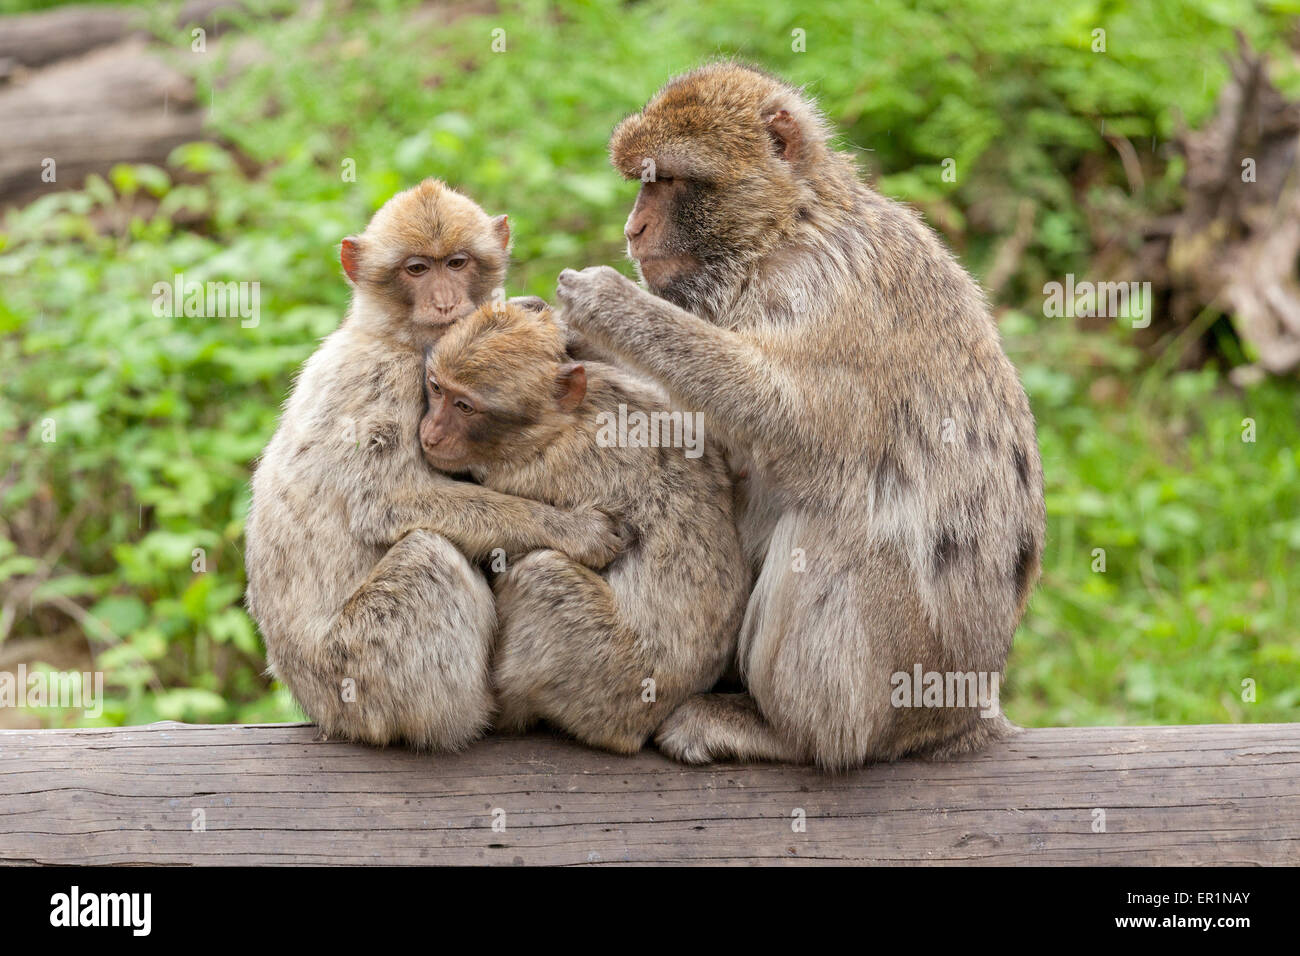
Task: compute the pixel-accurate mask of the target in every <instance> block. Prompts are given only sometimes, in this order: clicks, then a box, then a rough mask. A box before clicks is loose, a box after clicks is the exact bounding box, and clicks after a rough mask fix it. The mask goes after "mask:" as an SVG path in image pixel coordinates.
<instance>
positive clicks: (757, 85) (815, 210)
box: [557, 62, 1044, 768]
mask: <svg viewBox="0 0 1300 956" xmlns="http://www.w3.org/2000/svg"><path fill="white" fill-rule="evenodd" d="M610 154H611V157H612V160H613V163H614V165H615V166H616V167H617V168H618V169H619V171H620V172H622V173H623V175H625V176H626V177H628V178H633V179H644V180H645V181H644V182H643V185H642V186H641V192H640V194H639V195H638V196H637V200H636V205H635V207H634V208H633V210H632V214H631V215H630V216H629V218H628V221H627V229H626V232H627V240H628V251H629V254H630V255H631V257H632V258H633V259H635V260H636V261H637V266H638V269H639V271H640V274H641V276H642V278H643V279H644V281H645V283H646V285H647V286H648V287H649V289H650V292H647V291H645V290H643V289H640V288H639V287H637V286H636V285H635V284H633V283H632V282H630V281H628V280H627V279H626V278H624V277H623V276H621V275H619V274H618V273H617V272H615V271H614V270H613V269H610V268H607V267H597V268H592V269H586V270H584V271H582V272H573V271H570V270H566V271H565V272H564V273H562V274H561V275H560V280H559V286H558V290H557V294H558V296H559V299H560V301H561V303H562V304H563V305H564V313H563V315H564V318H565V320H566V321H567V322H568V323H570V324H571V325H572V326H573V327H574V328H575V330H576V331H577V332H578V333H581V334H582V335H584V336H586V337H588V338H589V339H591V340H592V341H593V342H594V344H595V345H597V346H598V347H603V348H607V349H609V350H611V351H612V352H613V353H615V354H616V355H618V356H620V357H621V358H623V359H625V360H626V361H628V362H630V363H631V364H632V365H633V366H634V367H636V368H639V369H640V370H642V371H644V372H645V373H647V374H649V375H650V376H652V377H654V378H655V379H657V380H658V381H660V382H662V383H663V384H664V385H665V386H666V387H667V388H668V390H669V392H670V393H671V395H672V397H673V399H674V403H675V404H678V405H681V406H683V407H688V408H697V409H700V410H702V411H703V412H704V413H705V415H706V423H707V426H708V428H709V429H710V430H711V434H712V435H714V436H718V437H720V438H722V440H724V441H725V442H726V444H727V446H728V452H729V456H730V458H731V460H732V461H733V463H735V464H736V467H737V470H738V473H739V475H740V476H741V480H740V482H739V485H738V488H737V496H738V499H739V501H740V502H741V514H740V519H739V520H740V530H741V537H742V540H743V542H744V544H745V547H746V552H747V555H748V557H749V559H750V560H751V561H752V562H753V565H754V569H755V571H756V572H757V575H758V576H757V581H756V583H755V586H754V590H753V593H752V595H751V596H750V599H749V605H748V608H747V609H746V613H745V620H744V624H743V626H742V629H741V635H740V641H739V646H738V655H739V661H740V668H741V673H742V676H743V677H744V679H745V682H746V684H747V686H748V689H749V692H750V695H752V697H751V696H749V695H734V696H733V695H700V696H696V697H693V698H691V699H690V700H688V701H687V702H686V703H685V704H684V705H683V706H682V707H681V708H679V709H678V710H677V711H676V712H675V713H674V714H673V715H672V716H671V717H670V718H669V719H668V720H667V721H666V722H665V723H664V725H663V726H662V727H660V729H659V731H658V733H657V735H656V740H657V742H658V744H659V746H660V748H661V749H663V750H664V751H666V752H667V753H669V754H671V755H673V756H675V757H677V758H679V759H682V760H686V761H691V762H703V761H708V760H710V759H718V758H726V757H739V758H758V759H777V760H796V761H804V762H815V763H817V764H820V765H822V766H824V767H827V768H842V767H851V766H856V765H859V764H861V763H863V762H865V761H869V760H889V759H893V758H896V757H899V756H901V755H903V754H906V753H909V752H927V753H932V754H944V753H953V752H958V751H962V750H969V749H972V748H975V747H978V746H980V745H982V744H984V743H985V742H987V741H989V740H991V739H993V738H996V737H997V736H999V735H1001V734H1004V733H1006V732H1008V731H1009V730H1010V729H1011V725H1010V724H1009V723H1008V722H1007V721H1006V720H1005V718H1004V717H1002V715H1001V713H1000V711H996V710H995V713H994V716H992V717H984V716H981V710H982V709H985V710H987V709H986V708H981V707H980V706H978V705H977V704H973V703H971V702H968V703H967V706H964V707H959V706H946V707H938V708H934V707H894V706H893V705H892V704H891V675H895V674H898V673H911V672H912V671H913V669H914V668H915V667H916V666H917V665H920V668H921V669H922V670H923V671H927V672H928V671H938V672H945V673H950V672H962V673H967V672H972V671H974V672H980V673H985V674H992V673H1000V672H1001V671H1002V669H1003V667H1004V664H1005V661H1006V655H1007V651H1008V649H1009V648H1010V645H1011V639H1012V635H1013V634H1014V632H1015V629H1016V627H1017V625H1018V623H1019V620H1020V617H1021V615H1022V614H1023V612H1024V608H1025V604H1026V602H1027V600H1028V598H1029V593H1030V590H1031V588H1032V586H1033V583H1034V580H1035V579H1036V577H1037V574H1038V570H1039V559H1040V555H1041V552H1042V546H1043V533H1044V509H1043V485H1042V472H1041V467H1040V464H1039V456H1038V447H1037V440H1036V437H1035V432H1034V421H1033V416H1032V415H1031V413H1030V410H1029V404H1028V401H1027V399H1026V397H1025V394H1024V390H1023V389H1022V388H1021V386H1020V383H1019V380H1018V378H1017V376H1016V373H1015V369H1014V368H1013V367H1012V365H1011V363H1010V362H1009V361H1008V359H1007V357H1006V355H1005V354H1004V353H1003V351H1002V348H1001V344H1000V342H999V340H998V335H997V329H996V326H995V325H994V322H993V320H992V317H991V316H990V314H989V311H988V307H987V305H986V303H985V301H984V297H983V295H982V293H981V291H980V289H979V287H978V286H977V285H976V283H975V282H974V280H972V279H971V277H970V276H969V275H968V274H967V273H966V272H965V271H964V270H963V269H962V268H961V266H960V265H958V264H957V262H956V261H955V260H954V259H953V257H952V256H951V255H950V254H949V252H948V251H947V250H946V249H945V248H944V246H943V245H942V243H941V242H940V241H939V239H938V238H937V237H936V236H935V234H934V233H933V232H932V231H931V230H930V229H928V228H927V227H926V226H925V225H924V224H923V223H922V222H921V220H920V219H919V217H917V216H916V215H915V214H914V213H912V212H911V211H909V210H908V209H906V208H904V207H903V206H901V205H899V204H897V203H894V202H892V201H890V200H888V199H885V198H884V197H882V196H880V195H879V194H878V193H876V192H875V191H874V190H872V189H870V188H869V187H867V186H866V185H864V184H863V183H862V182H861V181H860V180H859V178H858V175H857V172H856V170H855V168H854V165H853V163H852V161H851V160H850V158H849V157H848V156H847V155H845V154H844V153H842V152H839V151H837V150H835V149H834V148H832V146H831V145H830V142H829V130H828V127H827V124H826V123H825V121H824V120H823V118H822V116H821V115H820V114H819V112H818V110H817V108H816V106H815V104H814V103H813V102H812V101H811V100H810V99H808V98H807V97H805V96H803V95H802V94H801V93H800V92H799V91H798V90H796V89H794V88H793V87H791V86H789V85H788V84H786V83H784V82H782V81H781V80H779V79H776V78H774V77H772V76H769V75H766V74H763V73H760V72H758V71H755V70H752V69H749V68H746V67H744V66H740V65H737V64H734V63H730V62H722V63H715V64H711V65H708V66H705V67H702V68H700V69H698V70H696V71H694V72H692V73H689V74H687V75H685V76H682V77H680V78H677V79H674V80H672V81H670V82H669V83H668V84H667V85H666V86H665V87H664V88H663V89H662V90H660V92H659V93H658V94H656V95H655V96H654V97H653V98H652V99H651V100H650V101H649V103H648V104H647V105H646V106H645V108H644V109H643V110H642V111H641V112H640V113H637V114H634V115H632V116H630V117H628V118H627V119H626V120H624V121H623V122H622V123H621V124H620V125H619V126H618V128H617V129H616V130H615V131H614V134H613V138H612V140H611V143H610ZM651 293H654V294H653V295H652V294H651Z"/></svg>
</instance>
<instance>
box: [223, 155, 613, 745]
mask: <svg viewBox="0 0 1300 956" xmlns="http://www.w3.org/2000/svg"><path fill="white" fill-rule="evenodd" d="M509 240H510V232H509V229H508V227H507V224H506V218H505V216H498V217H496V218H491V217H489V216H488V215H487V214H486V213H484V212H483V210H482V209H480V208H479V207H478V206H477V205H476V204H474V203H473V202H472V201H470V200H469V199H467V198H466V197H464V196H462V195H460V194H459V193H457V192H455V191H453V190H451V189H448V188H447V187H446V186H444V185H443V184H442V183H440V182H438V181H437V180H432V179H430V180H426V181H425V182H423V183H421V184H420V185H419V186H417V187H415V188H414V189H410V190H407V191H406V192H403V193H399V194H398V195H397V196H394V197H393V198H392V199H391V200H389V201H388V203H386V204H385V205H384V207H383V208H382V209H380V210H379V211H378V212H377V213H375V216H374V218H373V219H372V220H371V222H370V225H369V226H367V228H366V231H365V232H364V233H363V234H362V235H361V236H359V237H349V238H347V239H344V240H343V247H342V255H341V258H342V262H343V269H344V272H345V273H346V274H347V277H348V279H349V281H350V282H351V283H352V285H353V296H352V307H351V308H350V309H349V310H348V314H347V317H346V318H345V320H344V322H343V324H342V326H341V327H340V328H339V329H338V330H337V331H335V332H334V333H333V334H331V335H330V336H329V337H328V338H327V339H326V340H325V341H324V343H323V344H322V345H321V347H320V348H319V349H318V350H317V352H316V353H315V354H314V355H313V356H312V357H311V358H310V359H309V360H308V361H307V364H306V365H305V366H304V367H303V370H302V373H301V374H300V375H299V377H298V381H297V384H296V386H295V387H294V390H293V394H292V395H291V396H290V397H289V401H288V403H287V404H286V406H285V410H284V414H283V416H282V417H281V419H280V425H279V428H278V429H277V430H276V433H275V435H274V437H273V438H272V439H271V441H270V443H269V444H268V445H267V447H266V450H265V452H264V453H263V455H262V460H261V463H260V464H259V465H258V468H257V473H256V474H255V476H254V478H253V503H252V510H251V512H250V514H249V517H248V525H247V529H246V538H247V543H248V548H247V553H246V556H245V564H246V568H247V571H248V596H247V600H248V607H249V610H250V611H251V612H252V615H253V617H254V618H255V619H256V620H257V622H258V625H259V626H260V628H261V631H262V636H263V637H264V638H265V640H266V649H267V658H268V661H269V663H270V665H271V669H272V671H273V673H274V674H275V675H276V676H277V677H278V678H279V679H280V680H282V681H283V682H284V683H285V684H286V685H287V686H288V687H289V689H290V690H291V691H292V692H293V695H294V697H295V698H297V700H298V702H299V703H300V704H301V705H302V707H303V709H304V710H305V711H306V712H307V713H308V714H309V715H310V716H311V717H312V718H314V719H315V720H316V721H317V722H318V723H319V724H320V726H321V729H322V731H323V732H324V733H325V734H328V735H332V736H341V737H348V738H353V739H358V740H363V741H366V742H369V743H376V744H385V743H389V742H395V741H405V742H407V743H411V744H414V745H416V746H419V747H431V748H440V749H451V748H456V747H460V746H463V745H464V744H465V743H467V742H468V741H470V740H472V739H473V738H474V737H476V736H478V735H479V734H480V733H482V732H483V731H484V730H485V729H486V727H487V726H488V723H489V720H490V717H491V710H492V695H491V690H490V686H489V655H490V651H491V644H492V639H493V635H494V634H495V631H496V612H495V609H494V606H493V599H492V593H491V590H490V589H489V588H488V585H487V581H486V580H485V578H484V577H483V575H482V574H481V573H480V572H479V570H478V569H477V567H475V565H474V562H477V561H479V560H481V559H482V558H484V557H486V556H487V555H488V554H489V553H491V551H492V550H493V549H495V548H498V547H500V548H503V549H505V550H507V551H515V552H521V551H527V550H529V549H532V548H548V547H549V548H559V549H562V550H563V551H564V553H565V554H567V555H570V556H571V557H572V558H573V559H575V560H577V561H580V562H585V563H588V564H591V565H593V566H596V567H601V566H603V565H604V564H605V563H607V562H608V561H609V560H610V558H612V557H613V555H614V554H615V553H616V552H617V550H618V548H619V546H620V544H621V540H620V538H619V536H618V533H617V529H616V528H615V527H614V526H613V525H612V523H611V522H610V520H609V519H608V518H607V517H606V516H605V515H604V514H602V513H600V512H599V511H597V510H596V509H594V508H591V507H585V508H584V507H579V508H575V509H572V510H569V511H559V510H557V509H555V508H552V507H550V506H548V505H545V504H542V503H540V502H537V501H530V500H526V499H524V498H516V497H512V496H510V495H503V494H499V493H497V492H495V491H491V490H489V489H487V488H483V487H480V486H478V485H474V484H470V483H468V482H463V481H454V480H452V479H450V478H448V477H446V476H444V475H441V474H438V473H436V472H434V471H433V470H431V469H430V468H429V467H428V465H426V464H425V462H424V459H423V458H422V457H421V455H420V450H419V448H418V446H417V444H416V442H415V436H416V433H417V430H418V427H419V423H420V416H421V414H422V413H423V407H424V402H423V392H422V387H421V384H420V382H421V379H422V377H423V374H424V353H425V350H426V349H427V348H430V347H432V346H433V345H434V344H435V343H436V342H437V341H438V340H439V338H440V337H441V336H442V335H443V333H445V332H446V331H447V329H448V328H449V327H451V325H452V324H453V323H455V322H456V321H457V320H459V319H462V318H463V317H464V316H465V315H467V314H469V313H470V312H471V311H473V309H474V308H475V306H477V305H479V304H481V303H483V302H486V301H488V300H489V299H490V298H491V297H492V295H493V290H494V289H496V288H497V287H499V286H500V284H501V282H502V280H503V279H504V276H505V269H506V260H507V250H508V246H509Z"/></svg>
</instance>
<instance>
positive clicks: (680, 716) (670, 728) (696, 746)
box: [655, 707, 713, 764]
mask: <svg viewBox="0 0 1300 956" xmlns="http://www.w3.org/2000/svg"><path fill="white" fill-rule="evenodd" d="M655 746H656V747H658V748H659V752H660V753H662V754H663V755H664V756H665V757H669V758H671V759H673V760H676V761H678V762H679V763H688V764H705V763H712V762H713V755H712V754H711V753H710V752H709V746H708V743H707V742H706V741H705V739H704V735H703V734H702V733H701V730H700V727H699V726H698V721H697V720H696V719H695V717H694V716H693V715H692V713H691V710H690V708H688V707H679V708H678V709H677V710H676V711H674V712H673V713H671V714H669V715H668V719H667V720H665V721H664V722H663V723H662V724H660V725H659V729H658V730H656V731H655Z"/></svg>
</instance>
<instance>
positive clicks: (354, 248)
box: [339, 236, 361, 282]
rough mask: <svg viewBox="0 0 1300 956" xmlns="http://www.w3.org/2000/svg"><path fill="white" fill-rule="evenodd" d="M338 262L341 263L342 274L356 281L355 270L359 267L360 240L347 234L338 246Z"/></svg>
mask: <svg viewBox="0 0 1300 956" xmlns="http://www.w3.org/2000/svg"><path fill="white" fill-rule="evenodd" d="M339 262H341V263H343V274H344V275H346V276H347V277H348V278H349V279H351V280H352V281H353V282H356V281H357V270H358V269H360V268H361V240H360V239H358V238H357V237H356V236H348V237H346V238H345V239H344V240H343V245H341V246H340V247H339Z"/></svg>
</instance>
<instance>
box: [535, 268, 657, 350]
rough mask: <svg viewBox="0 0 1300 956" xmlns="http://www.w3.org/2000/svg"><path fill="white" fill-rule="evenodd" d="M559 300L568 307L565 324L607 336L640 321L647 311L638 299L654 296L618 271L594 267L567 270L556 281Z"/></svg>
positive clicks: (652, 298) (584, 331) (556, 294)
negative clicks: (638, 303) (638, 306)
mask: <svg viewBox="0 0 1300 956" xmlns="http://www.w3.org/2000/svg"><path fill="white" fill-rule="evenodd" d="M555 297H556V299H558V300H559V302H560V304H561V305H563V306H564V321H565V322H566V323H567V324H568V325H570V326H571V327H572V328H574V329H576V330H577V331H579V332H583V333H587V334H589V335H593V336H598V337H605V336H607V335H608V333H609V332H610V331H611V330H612V329H613V328H615V327H617V326H627V325H628V324H635V323H636V322H638V321H640V319H641V316H642V315H644V314H645V309H644V308H637V305H636V303H637V300H638V299H640V298H642V297H644V298H646V299H648V300H650V302H651V303H653V302H654V301H655V298H654V296H652V295H651V294H650V293H649V292H646V291H645V290H644V289H642V288H640V287H639V286H638V285H637V284H636V283H635V282H633V281H632V280H631V279H629V278H627V276H625V275H623V274H622V273H621V272H619V271H618V270H616V269H612V268H610V267H609V266H591V267H589V268H587V269H583V270H582V271H581V272H577V271H575V270H573V269H565V270H564V271H563V272H561V273H560V278H559V280H558V281H557V282H556V286H555Z"/></svg>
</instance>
